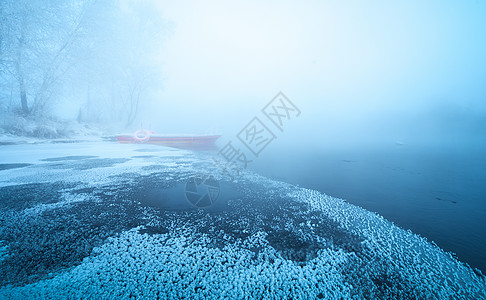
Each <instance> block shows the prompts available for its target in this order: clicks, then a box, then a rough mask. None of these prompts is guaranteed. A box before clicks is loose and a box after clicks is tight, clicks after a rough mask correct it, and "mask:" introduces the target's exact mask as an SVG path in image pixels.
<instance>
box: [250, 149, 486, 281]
mask: <svg viewBox="0 0 486 300" xmlns="http://www.w3.org/2000/svg"><path fill="white" fill-rule="evenodd" d="M269 152H270V151H269ZM252 164H253V165H252V168H253V169H255V170H256V171H257V172H259V173H261V174H263V175H266V176H270V177H273V178H276V179H279V180H283V181H286V182H290V183H294V184H298V185H300V186H303V187H306V188H311V189H316V190H319V191H322V192H324V193H326V194H328V195H331V196H334V197H338V198H343V199H345V200H346V201H348V202H350V203H352V204H355V205H358V206H361V207H363V208H365V209H367V210H370V211H374V212H377V213H379V214H381V215H382V216H384V217H385V218H387V219H388V220H390V221H393V222H394V223H395V224H398V225H399V226H401V227H402V228H405V229H410V230H412V231H413V232H415V233H418V234H420V235H422V236H425V237H427V239H429V240H430V241H433V242H435V243H436V244H437V245H439V246H440V247H441V248H443V249H444V250H446V251H450V252H453V253H455V254H456V256H457V257H458V258H459V259H460V260H461V261H464V262H467V263H468V264H470V265H471V266H472V267H475V268H479V269H480V270H481V271H482V272H483V274H484V273H486V149H484V147H483V148H482V149H479V148H475V147H467V146H464V145H463V146H461V145H458V146H454V147H448V148H440V147H418V146H415V147H414V146H409V145H403V146H400V145H395V146H392V147H388V148H381V149H376V148H375V149H371V148H367V149H362V148H355V149H346V150H339V151H338V150H325V149H324V150H306V151H298V152H297V151H287V152H286V153H280V154H276V153H266V155H265V156H263V157H260V158H258V159H257V160H255V161H254V163H252Z"/></svg>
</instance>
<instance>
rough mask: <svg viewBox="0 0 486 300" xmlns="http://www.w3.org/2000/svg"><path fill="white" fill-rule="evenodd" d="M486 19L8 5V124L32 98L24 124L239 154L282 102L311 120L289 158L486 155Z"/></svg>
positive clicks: (457, 12) (293, 9)
mask: <svg viewBox="0 0 486 300" xmlns="http://www.w3.org/2000/svg"><path fill="white" fill-rule="evenodd" d="M485 13H486V4H485V3H483V2H481V1H468V2H458V1H457V2H456V1H446V2H444V1H430V2H427V3H423V2H421V1H399V2H394V3H386V2H384V1H370V2H367V3H361V2H359V1H305V2H299V3H297V2H293V1H265V2H261V1H232V2H231V3H229V2H225V1H204V2H202V1H177V2H169V1H163V2H162V1H105V2H96V1H75V2H72V3H71V4H63V2H62V1H48V2H42V1H27V2H25V3H24V2H22V1H21V2H18V1H5V2H4V3H3V4H2V28H3V29H4V30H3V34H2V52H3V54H2V55H3V57H4V58H3V59H2V71H3V72H2V78H3V84H2V95H1V96H2V111H3V112H7V113H8V112H14V111H15V110H16V109H17V110H18V109H19V107H20V102H21V101H20V98H19V97H18V96H17V95H18V89H19V86H21V87H22V86H24V88H23V89H25V90H26V93H25V94H26V97H27V109H26V107H23V106H22V109H23V112H24V114H26V113H27V112H29V113H31V114H36V115H42V116H47V115H49V116H50V115H55V116H57V117H59V118H64V119H77V120H78V121H83V122H89V123H95V124H98V126H101V127H102V128H104V130H108V131H109V132H111V133H117V132H118V133H119V132H123V131H126V132H130V131H131V132H133V131H134V130H136V129H139V128H141V127H143V128H149V129H151V130H153V131H155V132H157V133H181V132H185V133H209V132H211V133H221V134H223V137H224V139H226V140H229V139H232V138H234V136H235V135H236V134H237V133H238V132H239V131H240V130H241V129H242V128H243V127H244V126H245V124H247V123H248V122H249V120H250V119H251V118H253V117H254V116H258V114H259V113H260V114H261V109H262V107H264V106H265V105H266V104H267V103H268V102H269V101H270V100H271V99H272V98H273V97H274V96H275V95H276V94H277V93H278V92H280V91H281V92H283V93H284V94H285V95H286V96H287V97H288V98H289V99H291V101H292V102H293V103H294V104H295V105H296V106H297V107H298V108H299V109H300V110H301V112H302V113H301V115H300V116H299V117H298V119H296V120H295V122H294V121H293V122H292V124H291V125H290V124H289V126H287V128H286V130H285V132H284V133H282V134H279V135H278V137H277V138H278V139H279V144H278V145H279V146H274V147H273V148H274V150H275V149H277V148H275V147H281V148H286V147H288V146H292V145H296V143H295V141H296V140H298V145H299V147H301V146H303V145H305V146H308V147H314V148H315V147H317V146H325V147H329V146H336V147H340V146H342V147H350V146H351V145H360V146H364V145H368V146H369V145H371V146H373V145H382V144H383V145H387V144H390V143H391V144H394V143H398V144H414V143H422V144H423V143H428V144H436V145H439V144H441V143H449V142H450V141H451V140H456V139H460V140H461V141H462V142H465V141H467V142H474V143H477V142H484V130H483V128H485V125H486V123H485V122H486V121H485V115H486V104H485V101H484V97H485V94H486V85H485V84H484V83H483V81H484V78H485V77H486V76H485V75H486V57H485V56H486V32H485V31H486V26H485V22H486V21H484V20H485V19H484V15H485ZM19 36H21V37H23V39H19ZM19 41H22V42H19ZM39 41H40V42H39ZM19 49H20V50H19ZM21 90H22V88H21ZM21 94H22V92H21ZM274 129H275V128H274ZM7 131H8V130H7Z"/></svg>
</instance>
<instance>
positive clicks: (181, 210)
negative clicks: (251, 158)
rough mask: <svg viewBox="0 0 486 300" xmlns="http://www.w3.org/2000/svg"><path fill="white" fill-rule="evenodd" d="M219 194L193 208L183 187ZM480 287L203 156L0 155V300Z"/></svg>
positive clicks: (426, 292) (330, 211)
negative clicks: (208, 180)
mask: <svg viewBox="0 0 486 300" xmlns="http://www.w3.org/2000/svg"><path fill="white" fill-rule="evenodd" d="M198 173H209V174H213V175H214V176H215V177H216V178H217V179H218V180H219V182H220V185H221V194H220V197H219V199H218V202H217V203H216V204H215V205H214V206H212V207H211V208H209V209H206V210H198V209H194V208H192V207H191V206H190V205H189V204H188V202H187V201H186V199H185V197H184V194H183V186H184V184H185V182H186V181H187V180H188V178H189V177H191V176H192V175H194V174H198ZM485 287H486V284H485V278H484V276H481V275H479V274H476V273H475V272H474V271H473V270H472V269H471V268H469V267H468V266H467V265H465V264H463V263H461V262H459V261H457V260H456V259H455V258H454V257H453V256H451V255H450V254H448V253H445V252H444V251H442V250H441V249H440V248H438V247H437V246H435V245H433V244H431V243H429V242H428V241H427V240H425V239H424V238H422V237H419V236H417V235H415V234H413V233H411V232H409V231H405V230H402V229H400V228H398V227H397V226H395V225H393V224H392V223H390V222H388V221H386V220H385V219H383V218H382V217H380V216H379V215H377V214H375V213H371V212H368V211H366V210H363V209H361V208H359V207H356V206H353V205H350V204H348V203H346V202H345V201H343V200H341V199H336V198H332V197H329V196H327V195H323V194H321V193H319V192H316V191H312V190H307V189H303V188H300V187H297V186H292V185H289V184H286V183H282V182H277V181H272V180H269V179H267V178H264V177H261V176H259V175H257V174H253V173H249V172H248V173H244V174H242V176H241V178H238V181H237V182H230V181H229V179H228V178H225V176H223V175H222V174H221V172H220V170H219V169H217V167H215V166H214V165H213V163H212V160H211V158H210V155H209V154H201V153H193V152H189V151H183V150H176V149H169V148H163V147H159V146H151V145H118V144H114V143H103V142H90V143H71V144H33V145H25V144H24V145H6V146H0V298H14V299H15V298H27V299H32V298H53V299H65V298H94V297H96V298H129V297H136V298H147V299H156V298H162V299H165V298H169V299H174V298H181V297H190V298H215V297H218V298H220V297H221V298H234V299H237V298H248V297H252V298H270V299H282V298H293V299H321V298H324V299H342V298H358V299H360V298H363V297H365V298H396V299H447V298H455V299H461V298H462V299H484V298H485V297H486V296H485V294H486V292H485Z"/></svg>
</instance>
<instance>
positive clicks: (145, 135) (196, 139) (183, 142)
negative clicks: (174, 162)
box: [116, 129, 221, 150]
mask: <svg viewBox="0 0 486 300" xmlns="http://www.w3.org/2000/svg"><path fill="white" fill-rule="evenodd" d="M220 137H221V136H220V135H159V134H155V133H154V132H151V131H148V130H143V129H142V130H138V131H136V132H135V133H134V134H120V135H117V136H116V139H117V141H118V142H119V143H121V144H157V145H162V146H167V147H173V148H182V149H204V150H206V149H207V150H210V149H216V144H215V143H216V140H217V139H219V138H220Z"/></svg>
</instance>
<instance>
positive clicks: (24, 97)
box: [19, 77, 29, 115]
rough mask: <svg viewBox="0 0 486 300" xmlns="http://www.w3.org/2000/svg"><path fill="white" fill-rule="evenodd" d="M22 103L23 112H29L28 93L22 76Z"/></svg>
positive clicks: (25, 113) (26, 113)
mask: <svg viewBox="0 0 486 300" xmlns="http://www.w3.org/2000/svg"><path fill="white" fill-rule="evenodd" d="M19 81H20V104H21V106H22V113H23V114H24V115H28V114H29V106H28V105H27V93H26V92H25V85H24V78H23V77H20V80H19Z"/></svg>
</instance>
